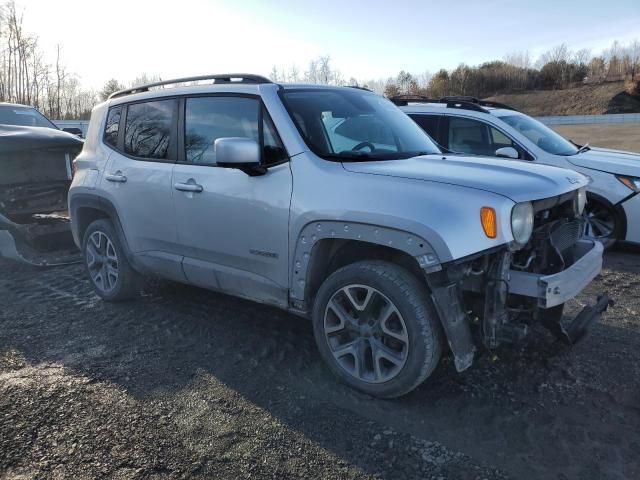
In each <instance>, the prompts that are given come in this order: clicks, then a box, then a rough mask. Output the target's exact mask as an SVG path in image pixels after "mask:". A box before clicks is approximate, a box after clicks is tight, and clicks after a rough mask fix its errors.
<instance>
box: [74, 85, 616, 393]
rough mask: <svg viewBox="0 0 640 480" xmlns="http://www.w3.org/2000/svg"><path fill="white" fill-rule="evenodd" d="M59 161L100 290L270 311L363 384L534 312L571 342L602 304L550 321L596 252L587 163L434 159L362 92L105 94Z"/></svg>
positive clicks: (524, 322)
mask: <svg viewBox="0 0 640 480" xmlns="http://www.w3.org/2000/svg"><path fill="white" fill-rule="evenodd" d="M185 82H186V83H189V84H190V85H189V86H184V83H185ZM170 86H172V87H173V88H168V87H170ZM76 167H77V173H76V175H75V177H74V180H73V184H72V186H71V190H70V194H69V210H70V213H71V219H72V230H73V234H74V238H75V241H76V243H77V245H78V246H79V247H81V249H82V254H83V258H84V263H85V267H86V270H87V275H88V278H89V279H90V280H91V282H92V284H93V286H94V289H95V291H96V293H97V294H98V295H99V296H100V297H102V298H103V299H105V300H108V301H118V300H123V299H126V298H130V297H132V296H135V295H136V294H137V293H138V292H139V291H140V288H141V282H142V281H143V279H144V277H146V276H158V277H162V278H165V279H170V280H175V281H178V282H183V283H188V284H192V285H197V286H200V287H204V288H208V289H211V290H215V291H219V292H223V293H228V294H231V295H235V296H239V297H243V298H248V299H250V300H253V301H256V302H260V303H265V304H269V305H274V306H277V307H280V308H283V309H286V310H289V311H290V312H293V313H295V314H297V315H300V316H302V317H306V318H309V319H310V320H311V322H312V325H313V331H314V336H315V340H316V343H317V346H318V349H319V351H320V353H321V356H322V358H323V359H324V360H325V362H326V363H327V365H328V366H329V368H330V369H331V370H332V371H333V372H334V373H335V374H336V375H337V377H339V378H340V379H341V380H342V381H344V382H345V383H347V384H348V385H350V386H352V387H354V388H356V389H358V390H360V391H363V392H366V393H368V394H371V395H374V396H377V397H383V398H390V397H397V396H400V395H403V394H405V393H407V392H409V391H411V390H413V389H414V388H415V387H417V386H418V385H420V384H421V383H422V382H423V381H424V380H425V379H426V378H427V377H428V376H429V375H430V374H431V372H432V371H433V370H434V369H435V368H436V366H437V365H438V362H439V360H440V357H441V355H442V354H443V352H445V351H450V352H451V354H452V355H453V357H454V359H455V365H456V367H457V369H458V370H460V371H462V370H465V369H467V368H469V367H470V366H471V365H472V363H473V361H474V358H475V357H476V356H477V354H478V353H479V352H480V351H486V350H494V349H496V348H497V347H498V346H499V345H501V344H503V343H508V342H515V341H519V340H521V339H522V338H524V337H525V336H526V335H527V334H528V332H529V331H530V329H531V327H532V326H534V325H535V324H537V323H542V324H544V325H546V326H547V327H548V328H550V329H551V331H552V332H554V333H555V334H556V335H557V336H558V337H559V338H562V339H564V340H565V341H566V342H567V343H573V342H575V341H577V340H579V339H580V338H581V337H582V336H583V335H584V333H585V332H586V329H587V327H588V325H589V324H590V323H591V322H593V321H594V320H597V318H598V317H599V316H600V314H601V313H602V312H603V311H604V310H605V309H606V307H607V305H608V303H609V299H608V297H607V296H606V294H602V295H601V296H599V297H598V298H597V299H595V302H593V304H592V305H590V306H587V307H585V308H584V310H583V311H582V312H581V313H580V314H579V315H578V316H577V317H576V318H575V319H573V321H571V322H570V323H568V324H567V326H566V327H565V326H564V325H565V323H563V322H561V321H560V320H561V317H562V312H563V305H564V304H565V302H567V301H568V300H570V299H572V298H573V297H575V296H576V295H577V294H578V293H579V292H581V291H582V290H583V289H584V287H586V286H587V285H588V284H589V283H590V281H591V280H592V279H593V278H594V277H595V276H596V275H598V273H599V272H600V269H601V265H602V251H603V247H602V244H601V243H600V242H598V241H595V240H593V239H586V238H584V237H583V230H584V229H583V219H582V212H583V209H584V205H585V201H586V188H587V186H588V183H589V179H588V178H587V177H586V176H584V175H581V174H579V173H577V172H574V171H570V170H564V169H560V168H555V167H549V166H544V165H527V164H524V163H522V162H517V161H512V160H506V161H505V160H500V159H488V160H487V159H480V158H477V157H472V156H471V157H464V156H456V155H446V154H443V153H442V152H441V151H440V149H439V148H438V147H437V146H436V145H435V144H434V143H433V142H432V140H431V139H430V138H429V137H428V136H427V135H426V134H425V133H424V132H423V131H422V130H421V129H420V128H419V127H418V126H417V125H416V124H415V123H414V122H413V121H411V120H410V119H409V117H407V116H406V115H404V114H403V113H402V112H401V111H400V110H399V109H398V108H397V107H396V106H395V105H393V104H392V103H391V102H390V101H388V100H387V99H385V98H383V97H381V96H379V95H376V94H374V93H372V92H369V91H366V90H363V89H358V88H349V87H329V86H309V85H284V84H277V83H272V82H271V81H269V80H267V79H266V78H263V77H260V76H256V75H246V74H231V75H211V76H204V77H190V78H183V79H175V80H169V81H165V82H158V83H154V84H149V85H144V86H141V87H136V88H133V89H128V90H124V91H121V92H117V93H115V94H113V95H112V96H111V97H110V98H109V99H108V100H107V101H106V102H104V103H102V104H100V105H98V106H96V107H95V108H94V110H93V113H92V115H91V122H90V126H89V131H88V133H87V138H86V143H85V145H84V149H83V151H82V153H81V154H80V155H79V156H78V158H77V160H76Z"/></svg>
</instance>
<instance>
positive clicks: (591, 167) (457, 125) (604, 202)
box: [391, 95, 640, 247]
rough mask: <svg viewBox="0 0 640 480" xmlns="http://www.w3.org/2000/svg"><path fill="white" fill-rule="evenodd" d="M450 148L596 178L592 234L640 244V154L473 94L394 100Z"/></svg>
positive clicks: (591, 189) (591, 194)
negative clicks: (579, 141) (570, 135)
mask: <svg viewBox="0 0 640 480" xmlns="http://www.w3.org/2000/svg"><path fill="white" fill-rule="evenodd" d="M391 100H392V101H393V102H394V103H395V104H396V105H398V106H399V107H400V108H401V110H403V111H404V112H405V113H406V114H407V115H409V116H410V117H411V118H412V119H413V120H414V121H415V122H416V123H417V124H418V125H420V127H421V128H422V129H423V130H424V131H426V132H427V133H428V134H429V135H430V136H431V138H433V139H434V140H435V141H436V143H438V144H439V145H440V146H441V148H442V149H443V150H444V151H445V152H448V153H461V154H464V155H469V154H472V155H484V156H491V157H504V158H508V159H520V160H524V161H527V162H532V163H543V164H547V165H554V166H556V167H564V168H570V169H572V170H575V171H577V172H580V173H583V174H585V175H588V176H589V177H591V179H592V182H591V183H590V185H589V186H588V193H587V198H588V202H587V207H586V220H587V222H586V224H585V225H586V226H585V229H586V231H585V233H586V235H587V236H590V237H592V238H596V239H598V240H600V241H601V242H602V243H603V244H604V245H605V247H610V246H612V245H613V244H614V243H615V242H616V241H618V240H621V241H626V242H631V243H637V244H638V243H640V195H638V193H640V154H636V153H630V152H623V151H619V150H610V149H604V148H595V147H590V146H589V145H588V144H587V145H575V144H574V143H572V142H570V141H568V140H566V139H565V138H563V137H561V136H560V135H559V134H557V133H556V132H554V131H553V130H551V129H550V128H549V127H547V126H545V125H544V124H542V123H540V122H539V121H537V120H535V119H533V118H531V117H529V116H527V115H525V114H523V113H521V112H518V111H516V110H514V109H513V108H511V107H509V106H507V105H504V104H500V103H496V102H488V101H481V100H478V99H476V98H473V97H445V98H442V99H439V100H433V99H428V98H426V97H422V96H415V95H402V96H397V97H394V98H392V99H391Z"/></svg>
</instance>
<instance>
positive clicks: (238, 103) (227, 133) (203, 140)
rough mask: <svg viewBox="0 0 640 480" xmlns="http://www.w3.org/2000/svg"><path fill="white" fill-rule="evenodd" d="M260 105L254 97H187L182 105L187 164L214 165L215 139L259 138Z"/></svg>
mask: <svg viewBox="0 0 640 480" xmlns="http://www.w3.org/2000/svg"><path fill="white" fill-rule="evenodd" d="M259 107H260V104H259V103H258V101H257V100H255V99H253V98H243V97H199V98H188V99H187V101H186V107H185V120H184V129H185V132H184V137H185V138H184V146H185V159H186V161H187V162H190V163H202V164H208V165H209V164H210V165H214V164H215V163H216V153H215V151H214V148H213V146H214V143H215V141H216V140H217V139H218V138H226V137H245V138H252V139H254V140H256V141H259V140H260V137H259V130H258V124H259V116H260V115H259V113H260V110H259Z"/></svg>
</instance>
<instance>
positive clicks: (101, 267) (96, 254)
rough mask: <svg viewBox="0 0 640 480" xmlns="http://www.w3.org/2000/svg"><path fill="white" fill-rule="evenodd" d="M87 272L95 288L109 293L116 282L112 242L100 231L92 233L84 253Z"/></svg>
mask: <svg viewBox="0 0 640 480" xmlns="http://www.w3.org/2000/svg"><path fill="white" fill-rule="evenodd" d="M85 257H86V262H87V270H89V275H90V276H91V280H92V281H93V283H94V284H95V286H96V287H97V288H99V289H100V290H101V291H103V292H105V293H109V292H111V291H112V290H113V289H114V288H115V287H116V284H117V282H118V255H117V253H116V249H115V247H114V245H113V242H111V240H110V239H109V237H108V236H107V235H106V234H105V233H104V232H101V231H96V232H93V233H92V234H91V235H90V236H89V240H88V242H87V250H86V253H85Z"/></svg>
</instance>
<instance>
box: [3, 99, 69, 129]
mask: <svg viewBox="0 0 640 480" xmlns="http://www.w3.org/2000/svg"><path fill="white" fill-rule="evenodd" d="M0 125H17V126H22V127H45V128H55V129H57V128H58V127H56V126H55V125H54V124H53V123H51V121H49V119H48V118H47V117H45V116H44V115H42V114H41V113H40V112H39V111H38V110H36V109H35V108H31V107H19V106H9V105H5V106H1V107H0Z"/></svg>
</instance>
